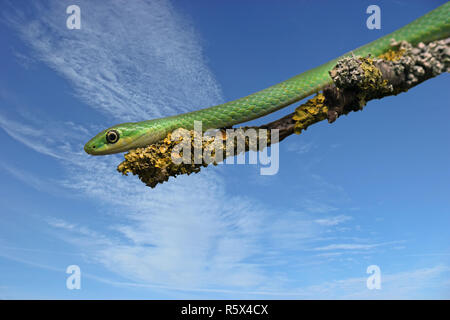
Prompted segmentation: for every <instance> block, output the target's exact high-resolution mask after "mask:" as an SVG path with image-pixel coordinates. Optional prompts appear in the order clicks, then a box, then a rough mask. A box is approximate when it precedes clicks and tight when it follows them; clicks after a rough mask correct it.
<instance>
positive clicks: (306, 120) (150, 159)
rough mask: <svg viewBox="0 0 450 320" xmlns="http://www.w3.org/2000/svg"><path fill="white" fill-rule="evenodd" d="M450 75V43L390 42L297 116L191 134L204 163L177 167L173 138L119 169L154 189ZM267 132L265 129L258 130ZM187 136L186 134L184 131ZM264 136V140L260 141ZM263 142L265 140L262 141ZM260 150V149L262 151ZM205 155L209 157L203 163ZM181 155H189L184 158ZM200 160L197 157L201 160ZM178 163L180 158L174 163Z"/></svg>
mask: <svg viewBox="0 0 450 320" xmlns="http://www.w3.org/2000/svg"><path fill="white" fill-rule="evenodd" d="M449 71H450V38H448V39H445V40H440V41H434V42H430V43H429V44H423V43H419V44H418V45H417V46H416V47H412V46H411V45H410V44H408V43H407V42H399V43H397V42H394V41H393V42H392V50H390V51H388V52H387V53H385V54H383V55H382V56H380V57H378V58H373V57H370V56H369V57H356V56H353V57H349V58H343V59H341V60H339V61H338V63H337V64H336V66H335V67H334V68H333V69H332V70H331V71H330V76H331V78H332V79H333V84H332V85H329V86H327V87H326V88H324V90H323V92H322V93H318V94H317V95H316V96H315V97H313V98H312V99H309V100H308V101H307V102H306V103H304V104H302V105H300V106H299V107H297V108H296V109H295V112H293V113H291V114H288V115H287V116H284V117H283V118H281V119H278V120H276V121H273V122H270V123H268V124H265V125H262V126H259V127H243V128H241V129H242V130H238V131H236V132H235V135H234V136H232V137H229V136H227V135H228V133H227V131H226V130H225V129H220V130H219V131H218V133H216V135H215V136H207V137H206V138H204V139H202V140H201V141H198V140H196V139H195V138H194V137H195V134H194V132H193V131H192V130H191V131H188V132H185V134H188V136H189V137H191V138H190V141H184V143H188V144H189V147H194V146H197V147H198V146H201V149H202V151H203V152H202V154H201V156H200V158H198V157H197V158H195V156H196V155H192V154H191V155H189V160H191V161H187V162H188V163H175V162H174V161H173V160H174V158H173V151H174V150H176V149H179V147H180V144H182V143H183V139H178V138H177V139H174V136H173V134H172V133H170V134H169V135H168V136H167V137H166V138H165V139H164V140H163V141H161V142H158V143H155V144H152V145H149V146H147V147H145V148H138V149H135V150H130V151H129V152H128V153H126V154H125V155H124V157H125V160H124V161H123V162H122V163H121V164H119V166H118V167H117V170H118V171H119V172H121V173H122V174H124V175H127V174H128V173H133V174H134V175H138V176H139V178H140V179H141V181H142V182H144V183H145V184H146V185H147V186H150V187H152V188H154V187H155V186H156V185H158V184H160V183H163V182H164V181H167V180H168V179H169V177H171V176H173V177H176V176H178V175H180V174H188V175H189V174H191V173H197V172H199V171H200V169H201V167H202V166H204V167H206V166H207V165H208V164H210V163H212V164H214V165H216V164H217V162H220V161H217V156H220V157H219V159H220V160H222V159H223V158H226V157H227V156H233V155H236V154H239V153H241V152H245V151H248V150H254V151H258V150H259V151H261V149H262V148H264V147H266V146H268V145H270V144H271V143H278V142H279V141H282V140H283V139H285V138H286V137H288V136H290V135H291V134H293V133H297V134H300V133H301V132H302V131H303V130H306V129H307V128H308V127H309V126H310V125H312V124H314V123H316V122H319V121H322V120H325V119H327V120H328V122H329V123H332V122H334V121H335V120H336V119H337V118H338V117H340V116H341V115H344V114H348V113H349V112H352V111H359V110H362V109H363V107H364V106H365V105H366V103H367V102H368V101H370V100H372V99H381V98H383V97H386V96H390V95H397V94H399V93H401V92H405V91H407V90H409V89H410V88H412V87H414V86H416V85H418V84H420V83H422V82H423V81H426V80H428V79H430V78H433V77H435V76H437V75H439V74H441V73H443V72H449ZM249 129H254V130H255V131H256V132H257V135H259V136H258V138H259V139H262V140H263V141H266V142H267V144H264V143H259V144H258V143H257V144H254V143H252V141H251V139H250V138H249V137H248V136H246V132H247V131H248V130H249ZM260 129H267V130H260ZM272 129H276V130H278V132H279V138H278V139H276V141H271V135H270V131H271V130H272ZM185 131H187V130H185ZM261 135H265V136H264V137H262V136H261ZM230 138H231V139H233V141H234V139H237V141H239V139H242V141H245V145H244V146H243V147H239V146H238V144H236V143H234V144H233V146H232V147H231V148H230V147H228V149H227V144H226V143H225V142H226V141H227V139H228V140H230ZM260 141H261V140H260ZM260 145H261V147H260ZM205 154H206V155H209V157H206V158H207V159H206V158H205ZM182 156H185V155H184V154H182ZM197 156H198V155H197ZM175 160H176V159H175Z"/></svg>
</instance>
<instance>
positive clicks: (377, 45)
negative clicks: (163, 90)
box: [84, 2, 450, 155]
mask: <svg viewBox="0 0 450 320" xmlns="http://www.w3.org/2000/svg"><path fill="white" fill-rule="evenodd" d="M449 21H450V2H447V3H445V4H444V5H442V6H440V7H438V8H436V9H434V10H433V11H431V12H429V13H427V14H425V15H424V16H422V17H420V18H418V19H416V20H414V21H413V22H411V23H409V24H408V25H406V26H404V27H402V28H400V29H398V30H396V31H394V32H392V33H390V34H388V35H386V36H384V37H382V38H379V39H377V40H375V41H373V42H370V43H368V44H366V45H364V46H362V47H360V48H358V49H356V50H353V51H352V52H349V53H346V54H344V55H342V56H340V57H338V58H336V59H334V60H331V61H329V62H327V63H325V64H323V65H321V66H318V67H316V68H314V69H311V70H309V71H306V72H304V73H302V74H299V75H297V76H294V77H292V78H290V79H288V80H286V81H283V82H281V83H278V84H276V85H273V86H271V87H269V88H267V89H264V90H261V91H259V92H256V93H254V94H251V95H249V96H246V97H243V98H240V99H237V100H234V101H230V102H227V103H224V104H220V105H216V106H213V107H209V108H205V109H201V110H198V111H193V112H188V113H184V114H180V115H176V116H171V117H165V118H159V119H153V120H146V121H141V122H132V123H130V122H128V123H122V124H119V125H116V126H113V127H111V128H108V129H106V130H103V131H102V132H100V133H99V134H97V135H96V136H95V137H94V138H92V139H91V140H90V141H89V142H88V143H87V144H86V145H85V147H84V149H85V151H86V152H87V153H89V154H92V155H105V154H112V153H118V152H124V151H127V150H130V149H135V148H138V147H144V146H147V145H149V144H152V143H155V142H158V141H160V140H162V139H164V137H165V136H166V135H167V134H168V133H169V132H171V131H173V130H175V129H177V128H185V129H188V130H191V129H193V127H194V121H201V122H202V129H203V130H207V129H212V128H224V127H231V126H233V125H236V124H239V123H243V122H247V121H250V120H253V119H256V118H259V117H262V116H264V115H267V114H269V113H271V112H274V111H277V110H279V109H281V108H283V107H286V106H288V105H290V104H292V103H294V102H296V101H299V100H301V99H303V98H305V97H307V96H309V95H311V94H313V93H315V92H318V91H320V90H321V89H323V88H324V87H325V86H326V85H328V84H330V83H331V82H332V80H331V78H330V76H329V74H328V72H329V71H330V70H331V69H332V68H333V67H334V66H335V65H336V63H337V61H338V60H339V59H341V58H343V57H345V56H349V55H351V54H352V53H353V54H354V55H358V56H367V55H368V54H371V55H372V56H379V55H381V54H383V53H385V52H387V51H388V50H389V49H390V48H391V46H390V43H391V39H395V40H396V41H403V40H404V41H407V42H409V43H411V44H412V45H417V44H418V43H419V42H424V43H428V42H431V41H434V40H439V39H443V38H447V37H449V36H450V22H449Z"/></svg>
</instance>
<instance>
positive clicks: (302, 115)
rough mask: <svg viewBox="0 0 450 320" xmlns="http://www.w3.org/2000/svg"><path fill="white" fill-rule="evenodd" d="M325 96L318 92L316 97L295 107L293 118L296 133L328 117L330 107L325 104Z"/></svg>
mask: <svg viewBox="0 0 450 320" xmlns="http://www.w3.org/2000/svg"><path fill="white" fill-rule="evenodd" d="M324 102H325V96H324V95H323V94H322V93H318V94H317V95H316V96H315V97H314V98H312V99H309V100H308V101H307V102H305V103H304V104H302V105H300V106H298V107H297V108H296V109H295V113H294V116H293V117H292V119H293V120H294V121H295V126H294V133H296V134H300V133H301V132H302V130H306V128H308V126H309V125H311V124H313V123H316V122H318V121H322V120H324V119H326V118H327V113H328V107H327V106H326V105H325V104H324Z"/></svg>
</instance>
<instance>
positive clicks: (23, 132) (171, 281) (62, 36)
mask: <svg viewBox="0 0 450 320" xmlns="http://www.w3.org/2000/svg"><path fill="white" fill-rule="evenodd" d="M67 4H68V2H65V1H53V2H51V3H50V4H49V5H48V7H45V8H44V7H41V5H35V4H33V6H35V8H34V9H35V10H34V12H35V13H34V15H33V16H32V17H24V16H23V15H22V14H21V13H16V15H14V16H9V17H8V21H9V24H10V25H11V26H13V27H14V28H15V29H16V30H17V31H18V32H19V34H20V35H21V37H22V39H23V40H24V41H25V42H26V43H27V44H28V45H29V46H30V47H31V48H32V49H33V50H34V51H33V52H34V53H35V55H36V58H37V59H40V61H43V62H44V63H46V64H47V65H48V66H50V67H51V68H53V69H54V70H55V71H56V72H57V73H58V74H59V75H61V76H62V77H63V78H64V79H66V80H68V81H69V83H70V84H71V85H72V86H73V88H74V92H75V96H76V97H77V98H80V99H82V100H83V101H85V102H86V103H87V104H88V105H89V106H91V107H92V108H94V109H97V110H100V111H102V112H103V113H104V114H105V115H108V116H111V117H114V118H116V120H118V121H128V120H142V119H150V118H154V117H158V116H166V115H170V114H175V113H178V112H184V111H188V110H193V109H197V108H199V107H203V106H209V105H212V104H215V103H218V102H221V101H222V97H221V93H220V88H219V86H218V84H217V83H216V82H215V80H214V77H213V76H212V74H211V72H210V71H209V69H208V67H207V65H206V64H205V62H204V59H203V53H202V49H201V46H200V40H199V38H198V36H197V35H196V33H195V31H194V30H193V29H192V27H191V26H190V25H189V23H188V22H186V20H184V19H182V18H181V17H180V16H179V15H178V14H177V13H176V11H175V10H174V9H173V8H172V7H171V5H170V4H169V3H168V2H167V1H162V0H157V1H132V2H128V1H114V2H112V3H108V6H104V4H103V3H102V2H94V1H79V2H78V4H79V6H80V7H81V10H82V17H83V18H82V19H83V24H82V29H81V30H67V29H66V28H65V23H64V20H63V19H61V17H60V14H61V12H65V6H66V5H67ZM70 4H71V3H70ZM30 5H31V4H30ZM119 16H120V19H118V17H119ZM41 121H44V120H41ZM0 126H1V127H2V128H3V129H4V130H5V132H7V133H8V134H9V135H10V136H11V137H13V138H14V139H16V140H17V141H19V142H21V143H23V144H24V145H26V146H28V147H29V148H31V149H32V150H34V151H36V152H39V153H41V154H44V155H47V156H50V157H52V158H54V159H56V161H58V163H59V164H60V165H61V166H62V167H63V168H64V169H65V170H66V173H67V174H66V176H64V177H58V178H59V180H58V181H57V182H55V183H57V185H58V187H64V188H65V189H66V190H70V191H71V192H73V193H75V194H78V195H83V196H84V197H85V198H86V199H90V200H92V201H93V202H95V204H96V205H97V206H98V207H99V208H100V209H101V210H98V211H97V212H96V215H98V216H103V217H104V216H106V217H108V220H110V221H111V223H110V224H106V225H103V226H102V228H101V230H97V229H94V228H93V227H91V226H90V225H83V224H80V223H75V222H72V221H71V219H70V218H67V217H65V218H64V219H62V218H61V217H47V223H48V225H49V226H50V227H51V228H52V229H53V230H54V231H55V232H56V234H57V236H58V237H60V238H61V239H62V240H64V241H67V242H68V243H71V244H72V245H74V246H76V247H78V248H82V249H83V252H85V253H86V255H88V256H89V259H90V260H91V261H96V262H97V263H99V264H101V265H102V266H104V267H106V268H107V269H109V270H111V271H112V272H115V273H116V274H118V275H119V276H120V277H122V278H124V279H127V280H129V281H124V282H118V281H110V282H111V283H116V284H121V285H123V284H128V283H130V284H131V285H134V286H144V287H145V286H148V287H162V288H178V289H180V288H184V289H185V290H204V291H214V290H215V291H216V292H219V291H220V292H233V291H230V290H229V289H230V288H231V289H236V288H238V289H239V288H244V287H245V288H253V289H254V290H253V291H247V292H249V293H250V292H251V293H256V292H260V293H264V292H269V293H270V294H272V295H277V293H276V291H275V290H273V288H280V286H283V285H286V286H289V283H288V282H289V281H287V280H286V279H285V278H286V277H285V276H284V275H283V274H282V275H279V274H280V273H282V272H277V277H273V274H271V273H270V264H271V262H273V263H274V264H275V263H276V264H277V265H278V266H280V265H289V266H291V265H292V262H291V261H289V259H288V258H286V256H287V257H289V256H290V255H291V254H292V252H295V253H298V252H299V251H302V252H304V253H305V254H310V255H311V256H313V257H314V256H316V255H317V252H316V251H320V252H322V251H323V252H328V251H332V250H349V249H353V250H354V249H358V250H361V251H364V250H365V249H368V248H372V249H373V248H375V247H378V246H381V245H382V244H352V243H344V244H342V243H340V244H331V245H327V246H320V247H318V246H317V245H316V246H313V245H311V242H313V243H314V239H317V238H319V237H320V236H321V235H322V234H323V233H324V232H325V231H327V230H328V229H329V228H331V227H335V226H337V225H340V224H342V223H344V222H346V221H349V220H350V217H349V216H346V215H337V216H332V215H331V214H332V213H334V212H338V210H339V208H338V207H337V206H334V205H333V206H332V205H328V204H326V203H324V202H323V201H322V199H323V194H322V193H317V194H312V195H313V198H312V199H311V200H309V201H307V200H305V201H303V200H302V204H301V205H299V211H289V212H283V214H280V212H278V211H279V209H277V208H270V207H267V206H266V207H264V206H262V205H261V204H260V203H258V202H257V201H255V200H253V199H250V198H248V197H244V196H242V197H237V196H232V195H230V194H229V193H227V192H226V189H225V187H224V185H225V179H224V178H223V177H222V176H221V175H220V174H219V173H217V171H215V170H214V168H212V169H211V168H206V169H205V170H204V171H202V173H201V174H197V175H191V176H189V177H179V178H177V180H176V182H175V183H174V182H169V183H166V184H163V185H161V186H158V188H156V189H154V190H150V189H148V188H147V187H145V186H144V185H143V184H142V183H140V182H139V181H138V180H137V179H136V178H135V177H128V178H124V177H122V176H120V175H119V174H118V173H117V171H116V169H115V168H116V166H117V163H118V162H119V160H120V158H119V156H108V157H90V156H88V155H86V154H84V152H83V151H82V141H81V140H79V139H80V138H79V137H77V138H74V137H72V136H70V135H67V129H66V128H67V127H70V128H76V131H77V132H82V133H83V134H85V135H86V136H89V135H91V134H93V133H95V132H91V130H89V129H88V128H85V127H84V126H82V125H80V124H77V123H65V124H64V127H63V126H61V124H60V123H52V124H51V125H48V124H47V125H46V126H45V127H46V128H48V129H47V130H43V129H42V127H41V126H40V125H39V120H36V119H34V120H33V121H29V119H24V121H17V120H15V119H11V118H10V117H6V116H5V115H0ZM305 152H306V149H305ZM20 172H21V171H17V170H16V171H12V172H11V174H15V176H16V178H18V179H20V178H21V177H22V178H23V176H21V175H20ZM313 178H314V179H315V181H316V182H317V183H318V185H319V186H320V187H321V188H323V190H325V191H324V193H326V194H327V196H328V195H329V194H330V193H331V192H329V190H333V193H336V194H338V196H339V197H341V198H344V197H345V192H344V191H343V190H342V188H341V187H340V186H335V185H332V184H328V183H327V182H326V181H325V180H324V179H323V178H322V177H320V176H318V175H314V176H313ZM36 183H39V181H37V182H36ZM322 214H327V216H326V217H322V216H320V215H322ZM355 246H356V247H355ZM311 248H313V250H311ZM314 248H315V249H314ZM308 262H309V261H308ZM37 265H39V264H37ZM278 277H279V278H278ZM280 278H281V279H284V280H282V281H280ZM105 281H106V282H108V281H107V280H105ZM358 281H359V280H358ZM282 289H284V288H282ZM239 290H240V289H239ZM305 290H310V291H311V292H312V295H314V294H319V293H320V292H321V290H322V289H320V290H316V291H314V290H315V289H314V288H307V289H301V290H300V289H299V290H298V291H293V292H292V291H291V292H292V294H293V295H295V296H311V292H306V291H305ZM234 292H236V291H234ZM280 292H281V293H282V292H283V291H280Z"/></svg>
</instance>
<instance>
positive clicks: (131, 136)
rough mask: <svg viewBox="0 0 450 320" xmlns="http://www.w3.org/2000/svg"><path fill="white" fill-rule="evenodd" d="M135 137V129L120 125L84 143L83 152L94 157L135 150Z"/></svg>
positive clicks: (128, 125) (131, 126)
mask: <svg viewBox="0 0 450 320" xmlns="http://www.w3.org/2000/svg"><path fill="white" fill-rule="evenodd" d="M136 137H139V133H138V132H137V130H136V127H135V126H133V125H132V123H122V124H119V125H116V126H114V127H111V128H108V129H106V130H103V131H102V132H100V133H99V134H97V135H96V136H95V137H93V138H92V139H91V140H89V142H88V143H86V145H85V146H84V151H86V153H88V154H91V155H94V156H98V155H105V154H113V153H119V152H125V151H127V150H130V149H133V148H135V146H134V144H135V142H136Z"/></svg>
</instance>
